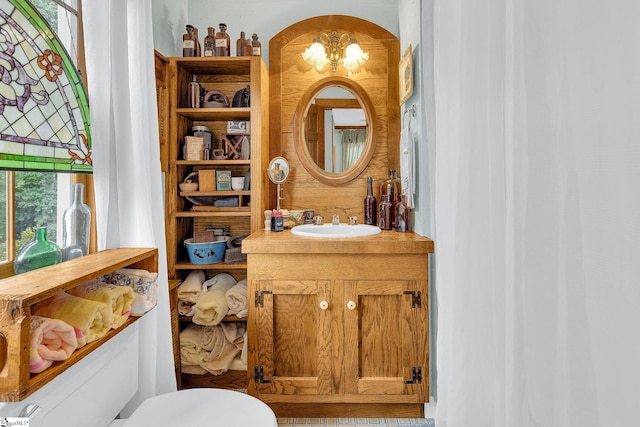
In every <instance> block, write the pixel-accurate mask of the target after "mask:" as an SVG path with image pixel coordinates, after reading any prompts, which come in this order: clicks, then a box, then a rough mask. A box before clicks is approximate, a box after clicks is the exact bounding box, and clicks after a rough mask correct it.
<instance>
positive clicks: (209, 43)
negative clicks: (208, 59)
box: [204, 27, 216, 56]
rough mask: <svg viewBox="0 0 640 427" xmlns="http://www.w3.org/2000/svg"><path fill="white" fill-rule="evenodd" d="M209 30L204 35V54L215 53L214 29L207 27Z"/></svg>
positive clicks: (213, 54) (210, 54) (211, 54)
mask: <svg viewBox="0 0 640 427" xmlns="http://www.w3.org/2000/svg"><path fill="white" fill-rule="evenodd" d="M208 30H209V32H208V33H207V35H206V36H205V37H204V56H215V55H216V50H215V49H216V30H215V29H214V28H213V27H209V28H208Z"/></svg>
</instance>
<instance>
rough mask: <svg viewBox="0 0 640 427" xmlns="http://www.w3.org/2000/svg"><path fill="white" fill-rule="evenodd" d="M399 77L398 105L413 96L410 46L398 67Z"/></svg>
mask: <svg viewBox="0 0 640 427" xmlns="http://www.w3.org/2000/svg"><path fill="white" fill-rule="evenodd" d="M399 68H400V70H399V73H398V74H399V75H400V104H401V105H402V104H404V103H405V101H406V100H407V99H409V97H410V96H411V95H412V94H413V56H412V55H411V45H409V46H407V50H405V52H404V55H402V59H400V66H399Z"/></svg>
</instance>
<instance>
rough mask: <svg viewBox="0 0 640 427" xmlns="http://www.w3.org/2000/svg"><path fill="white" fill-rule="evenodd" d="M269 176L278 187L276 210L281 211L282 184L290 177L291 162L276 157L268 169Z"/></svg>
mask: <svg viewBox="0 0 640 427" xmlns="http://www.w3.org/2000/svg"><path fill="white" fill-rule="evenodd" d="M267 175H269V179H270V180H271V182H273V183H274V184H276V185H277V192H276V209H277V210H280V200H282V196H281V194H280V190H281V188H280V184H282V183H283V182H285V181H286V180H287V178H288V177H289V162H288V161H287V159H285V158H284V157H274V158H273V159H271V161H270V162H269V167H268V168H267Z"/></svg>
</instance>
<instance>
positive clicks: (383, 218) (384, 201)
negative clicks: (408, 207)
mask: <svg viewBox="0 0 640 427" xmlns="http://www.w3.org/2000/svg"><path fill="white" fill-rule="evenodd" d="M378 219H379V221H378V227H380V229H381V230H392V229H393V225H392V224H393V222H392V221H393V204H392V203H391V200H390V199H389V195H388V194H383V195H381V196H380V215H378Z"/></svg>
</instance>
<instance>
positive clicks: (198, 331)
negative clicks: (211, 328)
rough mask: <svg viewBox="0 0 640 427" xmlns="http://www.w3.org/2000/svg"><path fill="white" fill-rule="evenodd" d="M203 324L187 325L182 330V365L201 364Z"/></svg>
mask: <svg viewBox="0 0 640 427" xmlns="http://www.w3.org/2000/svg"><path fill="white" fill-rule="evenodd" d="M202 328H203V327H202V326H198V325H187V327H186V328H184V329H183V330H182V332H180V363H181V364H182V365H185V366H187V365H199V364H200V356H201V355H202V353H203V352H204V349H203V348H202Z"/></svg>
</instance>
